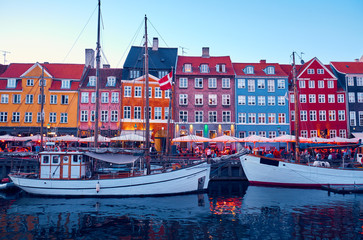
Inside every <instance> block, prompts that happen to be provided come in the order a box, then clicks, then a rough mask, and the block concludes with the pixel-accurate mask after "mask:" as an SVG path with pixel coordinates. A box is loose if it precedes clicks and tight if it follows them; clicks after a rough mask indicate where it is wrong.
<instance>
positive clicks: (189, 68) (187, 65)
mask: <svg viewBox="0 0 363 240" xmlns="http://www.w3.org/2000/svg"><path fill="white" fill-rule="evenodd" d="M183 72H192V64H190V63H185V64H184V67H183Z"/></svg>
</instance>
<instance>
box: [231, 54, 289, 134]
mask: <svg viewBox="0 0 363 240" xmlns="http://www.w3.org/2000/svg"><path fill="white" fill-rule="evenodd" d="M233 68H234V71H235V74H236V75H235V81H236V82H235V86H236V88H235V89H236V92H235V96H236V101H235V102H236V137H239V138H243V137H247V136H250V135H259V136H262V137H268V138H274V137H278V136H281V135H284V134H288V133H289V132H290V126H289V104H288V97H287V96H288V94H287V93H288V74H286V73H285V72H284V71H283V70H282V69H281V67H280V65H279V64H277V63H266V60H261V61H260V63H233Z"/></svg>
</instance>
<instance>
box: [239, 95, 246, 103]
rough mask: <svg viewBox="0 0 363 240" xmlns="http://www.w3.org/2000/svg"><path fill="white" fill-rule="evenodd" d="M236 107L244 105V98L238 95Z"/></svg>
mask: <svg viewBox="0 0 363 240" xmlns="http://www.w3.org/2000/svg"><path fill="white" fill-rule="evenodd" d="M237 100H238V105H246V96H242V95H238V99H237Z"/></svg>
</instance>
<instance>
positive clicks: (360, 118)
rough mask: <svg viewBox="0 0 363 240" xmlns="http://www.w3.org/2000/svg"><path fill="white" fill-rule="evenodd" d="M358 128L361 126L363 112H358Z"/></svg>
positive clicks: (362, 124)
mask: <svg viewBox="0 0 363 240" xmlns="http://www.w3.org/2000/svg"><path fill="white" fill-rule="evenodd" d="M358 120H359V126H363V111H359V112H358Z"/></svg>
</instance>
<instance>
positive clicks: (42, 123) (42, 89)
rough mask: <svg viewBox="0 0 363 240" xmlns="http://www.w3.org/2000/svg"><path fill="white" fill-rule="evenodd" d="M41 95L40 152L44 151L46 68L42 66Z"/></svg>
mask: <svg viewBox="0 0 363 240" xmlns="http://www.w3.org/2000/svg"><path fill="white" fill-rule="evenodd" d="M40 81H41V84H40V95H41V101H42V103H41V107H40V112H41V113H40V114H41V115H40V152H42V151H43V150H44V147H43V144H44V143H43V127H44V99H43V98H44V66H42V78H41V79H40Z"/></svg>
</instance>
